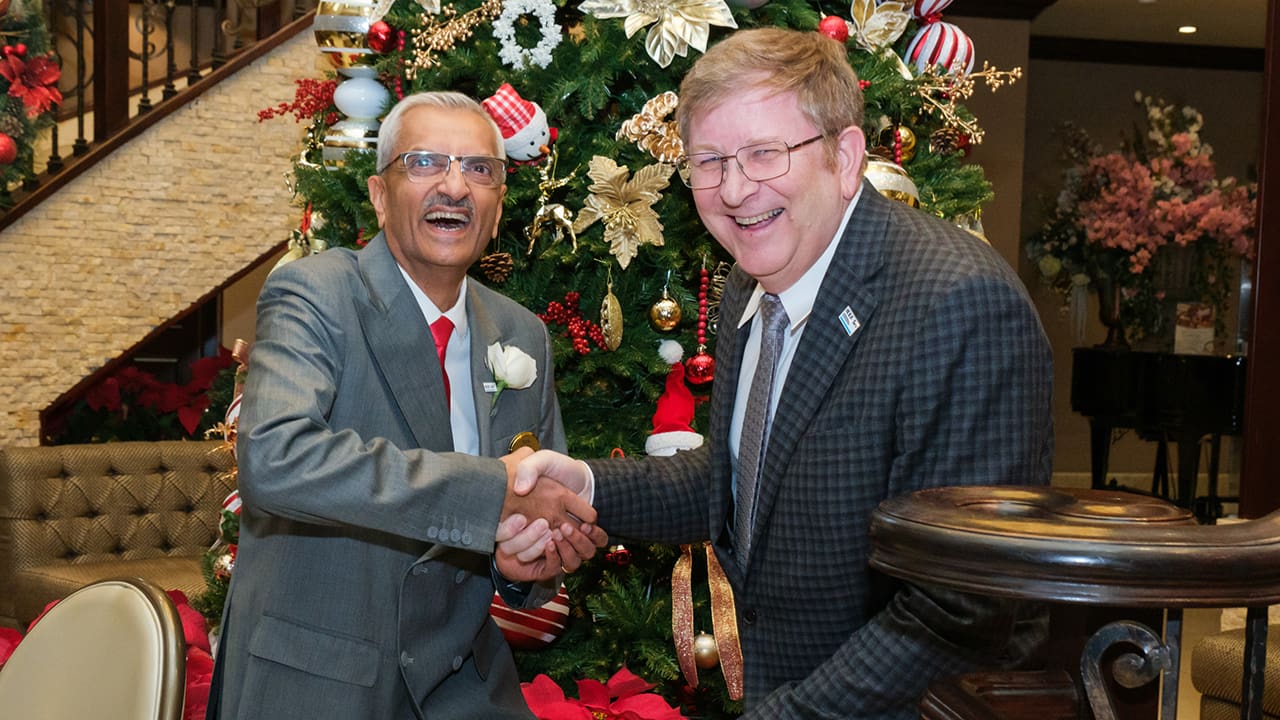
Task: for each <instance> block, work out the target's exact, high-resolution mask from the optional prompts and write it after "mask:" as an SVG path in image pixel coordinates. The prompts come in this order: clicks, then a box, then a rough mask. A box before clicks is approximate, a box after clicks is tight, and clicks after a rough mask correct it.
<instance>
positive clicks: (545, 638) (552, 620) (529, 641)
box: [489, 585, 569, 650]
mask: <svg viewBox="0 0 1280 720" xmlns="http://www.w3.org/2000/svg"><path fill="white" fill-rule="evenodd" d="M489 614H490V615H492V616H493V621H494V622H495V623H497V624H498V629H499V630H502V635H503V637H505V638H506V639H507V644H508V645H510V646H511V647H512V648H514V649H516V650H540V649H542V648H544V647H546V646H548V645H550V644H551V643H552V642H553V641H555V639H556V638H558V637H560V635H562V634H563V633H564V628H565V625H567V624H568V622H569V593H567V592H565V589H564V586H563V585H561V586H560V592H558V593H556V596H555V598H553V599H552V600H551V602H549V603H547V604H546V605H543V606H542V607H539V608H534V609H532V610H515V609H512V608H511V607H510V606H509V605H507V604H506V603H504V602H502V598H501V597H499V596H498V594H497V593H494V594H493V602H492V603H490V605H489Z"/></svg>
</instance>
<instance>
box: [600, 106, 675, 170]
mask: <svg viewBox="0 0 1280 720" xmlns="http://www.w3.org/2000/svg"><path fill="white" fill-rule="evenodd" d="M679 104H680V98H679V97H678V96H677V95H676V94H675V93H673V92H671V91H670V90H668V91H666V92H664V93H661V94H659V95H657V96H655V97H652V98H650V99H649V101H648V102H646V103H645V104H644V107H643V108H641V109H640V112H638V113H636V114H635V115H633V116H632V117H631V119H630V120H627V121H626V122H624V123H622V127H621V128H619V129H618V133H617V135H615V136H614V138H615V139H617V140H621V139H623V138H626V139H628V140H630V141H631V142H633V143H635V144H636V145H637V146H639V147H640V149H641V150H644V151H645V152H647V153H649V154H650V155H652V156H653V158H654V159H655V160H657V161H658V162H664V163H674V162H675V161H677V160H679V159H680V157H681V156H683V155H684V143H683V142H682V141H681V140H680V129H679V128H678V127H677V126H676V122H675V120H668V119H667V116H668V115H670V114H671V113H673V112H675V110H676V106H677V105H679Z"/></svg>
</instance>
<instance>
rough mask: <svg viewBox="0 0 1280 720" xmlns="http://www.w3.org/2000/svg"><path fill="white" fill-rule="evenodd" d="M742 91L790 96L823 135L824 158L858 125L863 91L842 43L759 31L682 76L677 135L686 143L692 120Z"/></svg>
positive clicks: (735, 39) (738, 36) (712, 52)
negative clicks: (843, 134)
mask: <svg viewBox="0 0 1280 720" xmlns="http://www.w3.org/2000/svg"><path fill="white" fill-rule="evenodd" d="M744 88H764V89H769V90H774V91H776V92H778V93H784V92H794V93H795V94H796V97H797V99H798V100H799V103H800V111H801V112H802V113H803V114H804V116H805V117H806V118H808V119H809V121H810V122H812V123H813V124H814V126H816V127H817V128H818V130H819V131H820V132H821V133H822V134H823V135H824V136H825V137H826V141H825V142H824V143H823V144H824V145H825V146H826V148H827V153H828V157H834V152H835V138H836V136H837V135H839V134H840V132H841V131H842V130H844V129H845V128H847V127H850V126H858V127H860V126H861V125H862V109H863V101H862V88H861V86H859V85H858V76H857V74H856V73H854V71H853V68H852V67H850V66H849V58H848V56H847V55H846V54H845V51H844V47H843V46H842V45H841V44H840V43H838V42H836V41H834V40H832V39H831V38H829V37H827V36H825V35H822V34H820V33H817V32H801V31H798V30H784V29H782V28H757V29H752V30H739V31H737V32H735V33H733V34H732V35H730V36H729V37H728V38H726V39H724V40H723V41H721V42H720V43H718V44H716V45H714V46H712V47H711V49H709V50H707V52H706V54H705V55H703V56H702V57H700V58H698V61H697V62H695V63H694V64H693V68H692V69H690V70H689V72H688V74H686V75H685V76H684V80H683V81H681V83H680V104H679V106H678V107H677V108H676V122H677V124H678V125H679V128H680V136H681V137H683V138H685V139H686V140H687V139H688V137H689V126H690V125H691V124H692V122H693V118H694V117H696V116H697V115H699V114H700V113H703V112H707V111H709V110H710V109H712V108H714V107H716V106H718V105H720V104H722V103H723V102H725V101H727V100H730V99H732V98H733V97H734V96H735V95H737V94H739V93H741V92H742V90H743V89H744Z"/></svg>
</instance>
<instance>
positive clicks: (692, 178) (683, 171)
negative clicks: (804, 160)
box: [676, 135, 826, 190]
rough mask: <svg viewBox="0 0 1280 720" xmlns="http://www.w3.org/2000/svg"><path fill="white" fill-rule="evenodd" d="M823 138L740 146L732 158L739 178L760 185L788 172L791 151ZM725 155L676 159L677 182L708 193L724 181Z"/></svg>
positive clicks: (687, 156)
mask: <svg viewBox="0 0 1280 720" xmlns="http://www.w3.org/2000/svg"><path fill="white" fill-rule="evenodd" d="M825 137H826V135H814V136H813V137H811V138H809V139H808V140H801V141H800V142H798V143H796V144H795V145H788V144H787V143H786V141H784V140H770V141H769V142H763V143H758V144H756V145H747V146H745V147H740V148H738V149H737V151H736V152H734V153H733V155H732V157H733V159H734V161H735V162H737V163H738V169H739V170H741V171H742V175H743V176H744V177H746V178H747V179H748V180H750V181H752V182H764V181H765V180H772V179H774V178H776V177H782V176H783V175H786V174H787V173H788V172H789V171H790V170H791V152H792V151H793V150H798V149H800V148H802V147H804V146H805V145H809V144H811V143H815V142H817V141H819V140H821V139H823V138H825ZM729 158H730V156H728V155H717V154H716V153H709V152H708V153H693V154H692V155H686V156H684V157H683V158H680V160H679V162H677V164H676V170H677V171H678V172H679V174H680V179H681V180H683V181H684V184H685V185H688V186H689V187H690V188H692V189H694V190H709V189H711V188H714V187H719V186H720V183H722V182H724V174H725V172H726V171H727V169H728V167H729Z"/></svg>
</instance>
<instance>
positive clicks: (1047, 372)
mask: <svg viewBox="0 0 1280 720" xmlns="http://www.w3.org/2000/svg"><path fill="white" fill-rule="evenodd" d="M862 187H863V191H862V196H861V198H860V199H859V202H858V207H857V208H856V209H855V210H854V213H853V215H852V217H851V219H850V221H849V225H848V227H847V229H846V232H845V235H844V237H843V238H842V240H841V243H840V246H839V249H838V250H837V253H836V255H835V256H834V259H833V261H832V263H831V266H830V268H829V270H828V272H827V275H826V277H825V279H824V280H823V282H822V287H821V289H820V291H819V293H818V297H817V301H816V303H815V305H814V308H813V312H812V314H811V315H810V316H809V320H808V323H807V325H806V327H805V330H804V335H803V337H802V339H801V344H800V347H799V348H798V349H797V352H796V355H795V359H794V360H793V364H792V365H791V369H790V372H789V374H788V376H787V378H786V381H785V382H786V384H785V386H784V387H783V391H782V397H781V400H780V401H779V403H778V407H777V410H776V412H775V415H774V419H773V424H772V426H771V430H770V434H769V445H768V449H767V453H766V458H765V466H764V469H763V470H762V472H761V479H760V483H761V484H760V487H759V499H758V504H757V509H756V513H757V517H756V523H755V525H754V526H753V535H752V544H751V548H752V549H751V555H750V566H749V567H746V568H743V567H740V566H739V564H738V562H737V561H736V560H735V558H733V557H732V554H731V551H730V550H729V541H728V535H727V534H726V532H725V530H726V527H727V524H728V523H729V522H731V521H732V517H733V506H734V499H733V497H732V494H731V489H730V477H731V475H730V473H731V463H732V459H731V457H730V454H729V444H728V441H727V436H728V432H729V424H730V418H731V416H732V411H733V403H734V393H735V390H736V388H737V384H738V375H739V364H740V360H741V357H742V349H743V345H744V343H745V342H746V337H747V335H748V333H747V332H746V331H747V330H748V329H749V326H744V327H743V328H742V329H741V330H739V329H738V328H737V327H736V325H737V319H738V318H739V317H741V314H742V311H743V308H744V306H745V304H746V301H747V299H748V297H749V296H750V294H751V291H752V289H753V288H754V287H755V281H754V280H753V279H752V278H750V277H748V276H747V275H746V274H745V273H743V272H742V271H741V270H740V269H735V270H734V271H733V273H731V274H730V276H729V278H728V280H727V282H726V284H725V289H724V294H723V297H722V300H721V309H720V317H721V318H722V320H721V323H720V328H719V335H718V338H717V340H716V381H715V384H714V386H713V388H712V398H711V412H710V427H709V429H708V431H707V435H708V443H707V444H706V445H704V446H703V447H702V448H699V449H698V450H693V451H689V452H682V453H677V454H676V455H675V456H674V457H670V458H646V459H642V460H640V459H620V460H611V461H593V462H592V463H590V464H591V466H592V469H593V470H594V472H595V474H596V479H597V488H596V499H595V503H596V506H597V507H598V509H599V512H600V517H599V522H600V526H601V527H603V528H606V529H607V530H609V532H611V533H612V534H614V535H615V536H627V537H632V538H643V539H647V540H654V541H660V542H666V543H687V542H696V541H701V540H706V539H710V540H712V541H714V542H716V544H717V553H718V554H719V556H720V557H721V558H722V560H723V563H722V564H723V565H724V566H725V571H726V572H727V573H728V575H729V578H730V581H731V582H732V584H733V586H734V591H735V596H736V604H737V610H738V623H739V630H740V632H741V636H742V645H743V647H742V649H743V654H744V657H745V663H746V668H745V691H746V698H745V701H746V708H747V715H748V716H749V717H752V718H769V719H770V720H773V719H775V718H836V717H840V718H846V717H847V718H903V719H905V718H913V717H919V714H918V710H917V709H916V703H917V701H918V698H919V697H920V696H921V694H922V693H923V690H924V688H925V687H926V685H927V683H928V681H929V679H930V678H932V677H934V676H937V675H942V674H950V673H954V672H959V671H963V670H966V669H970V668H974V667H979V666H1000V665H1009V664H1013V663H1015V662H1017V661H1019V660H1020V659H1021V658H1022V656H1024V655H1026V654H1027V652H1028V650H1029V649H1030V646H1033V645H1035V643H1036V642H1038V641H1039V639H1040V637H1039V633H1040V632H1042V631H1043V627H1042V623H1041V622H1040V620H1042V617H1040V616H1039V615H1038V614H1036V613H1026V615H1029V616H1030V617H1029V618H1028V622H1023V620H1024V617H1023V615H1024V613H1023V610H1024V608H1023V607H1021V606H1019V605H1016V604H1011V603H1005V602H998V601H992V600H987V599H981V598H975V597H972V596H962V595H957V594H955V593H950V592H943V591H940V590H938V589H935V588H926V587H918V586H907V585H903V584H900V583H897V582H895V581H893V580H892V579H889V578H887V577H884V576H881V575H878V574H876V573H873V572H871V571H870V570H869V569H868V567H867V556H868V553H869V551H870V543H869V539H868V536H867V526H868V519H869V516H870V513H871V512H872V510H874V509H875V508H876V506H877V505H878V504H879V503H880V502H881V501H882V500H884V499H885V498H888V497H893V496H896V495H901V494H904V493H909V492H912V491H914V490H918V489H920V488H926V487H935V486H944V485H966V484H995V483H1023V484H1036V483H1046V482H1048V479H1049V475H1050V469H1051V460H1052V457H1051V456H1052V439H1053V433H1052V415H1051V413H1050V399H1051V390H1052V359H1051V352H1050V348H1049V345H1048V342H1047V340H1046V338H1045V336H1044V333H1043V331H1042V329H1041V327H1040V322H1039V319H1038V317H1037V315H1036V311H1035V308H1034V307H1033V306H1032V305H1031V303H1030V301H1029V300H1028V297H1027V295H1026V292H1025V289H1024V288H1023V287H1022V285H1021V283H1020V282H1019V281H1018V279H1017V277H1016V275H1015V274H1014V273H1013V272H1012V270H1011V269H1010V268H1009V267H1008V264H1007V263H1005V262H1004V260H1003V259H1001V258H1000V257H999V255H997V254H996V253H995V252H994V251H993V250H992V249H991V248H990V247H989V246H987V245H985V244H984V243H982V242H981V241H980V240H978V239H977V238H975V237H973V236H971V235H969V234H968V233H966V232H964V231H961V230H959V229H957V228H955V227H954V226H951V225H949V224H947V223H944V222H942V221H940V220H938V219H936V218H933V217H930V216H928V215H926V214H924V213H921V212H917V211H914V210H911V209H909V208H907V207H906V206H904V205H901V204H899V203H896V202H893V201H890V200H887V199H885V198H883V197H882V196H881V195H879V194H878V193H877V192H876V191H875V189H874V188H872V187H870V186H869V185H868V184H865V183H864V184H863V186H862ZM846 309H847V310H849V311H852V313H853V314H854V315H855V316H856V317H857V319H858V321H859V322H860V323H861V327H860V328H859V329H858V330H856V331H855V332H853V333H852V334H849V333H848V332H846V330H845V328H844V326H843V325H842V324H841V323H840V322H839V317H840V315H841V314H842V313H844V312H845V311H846Z"/></svg>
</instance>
